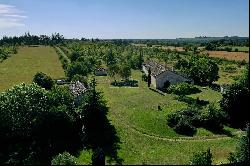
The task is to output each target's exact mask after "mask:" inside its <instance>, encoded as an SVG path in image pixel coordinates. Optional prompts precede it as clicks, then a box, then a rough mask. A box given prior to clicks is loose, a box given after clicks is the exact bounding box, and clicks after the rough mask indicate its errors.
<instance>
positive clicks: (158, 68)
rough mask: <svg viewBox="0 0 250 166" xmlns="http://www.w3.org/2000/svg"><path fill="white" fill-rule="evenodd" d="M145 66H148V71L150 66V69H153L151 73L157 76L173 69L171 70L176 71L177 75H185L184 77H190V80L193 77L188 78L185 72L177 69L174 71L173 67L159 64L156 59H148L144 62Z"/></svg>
mask: <svg viewBox="0 0 250 166" xmlns="http://www.w3.org/2000/svg"><path fill="white" fill-rule="evenodd" d="M143 66H145V67H146V69H147V71H148V70H149V68H150V70H151V75H152V76H154V77H156V76H158V75H160V74H162V73H164V72H165V71H171V72H173V73H175V74H177V75H180V76H182V77H184V78H186V79H188V80H191V79H189V78H188V76H187V75H185V74H183V73H179V72H177V71H174V70H172V69H171V68H169V67H168V68H166V67H164V66H163V65H161V64H159V63H157V62H155V61H146V62H144V63H143Z"/></svg>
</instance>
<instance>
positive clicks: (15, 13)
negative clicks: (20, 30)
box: [0, 4, 27, 29]
mask: <svg viewBox="0 0 250 166" xmlns="http://www.w3.org/2000/svg"><path fill="white" fill-rule="evenodd" d="M25 18H27V16H25V15H22V12H21V11H20V10H18V9H17V8H16V7H15V6H12V5H5V4H0V29H6V28H15V27H23V26H25V25H24V23H23V20H24V19H25Z"/></svg>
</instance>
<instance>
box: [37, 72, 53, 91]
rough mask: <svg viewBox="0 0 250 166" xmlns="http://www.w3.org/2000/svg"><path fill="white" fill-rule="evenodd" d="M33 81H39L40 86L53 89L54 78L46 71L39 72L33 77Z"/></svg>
mask: <svg viewBox="0 0 250 166" xmlns="http://www.w3.org/2000/svg"><path fill="white" fill-rule="evenodd" d="M33 82H35V83H37V84H38V85H39V86H41V87H43V88H45V89H46V90H51V88H52V87H53V85H54V81H53V80H52V78H51V77H50V76H48V75H46V74H45V73H42V72H38V73H36V75H35V76H34V78H33Z"/></svg>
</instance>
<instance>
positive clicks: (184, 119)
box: [167, 108, 200, 135]
mask: <svg viewBox="0 0 250 166" xmlns="http://www.w3.org/2000/svg"><path fill="white" fill-rule="evenodd" d="M199 124H200V111H199V110H197V109H191V108H189V109H183V110H179V111H176V112H174V113H171V114H169V115H168V117H167V125H168V126H170V127H172V128H174V130H175V131H176V132H177V133H180V134H184V135H193V134H195V132H196V128H195V126H198V125H199Z"/></svg>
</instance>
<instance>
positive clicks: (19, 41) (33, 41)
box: [0, 32, 64, 45]
mask: <svg viewBox="0 0 250 166" xmlns="http://www.w3.org/2000/svg"><path fill="white" fill-rule="evenodd" d="M63 42H64V37H63V35H60V34H59V33H53V34H52V35H51V36H47V35H40V36H37V35H31V34H30V33H29V32H28V33H25V34H24V35H22V36H14V37H7V36H4V37H3V38H2V39H1V40H0V45H39V44H41V45H55V44H62V43H63Z"/></svg>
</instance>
